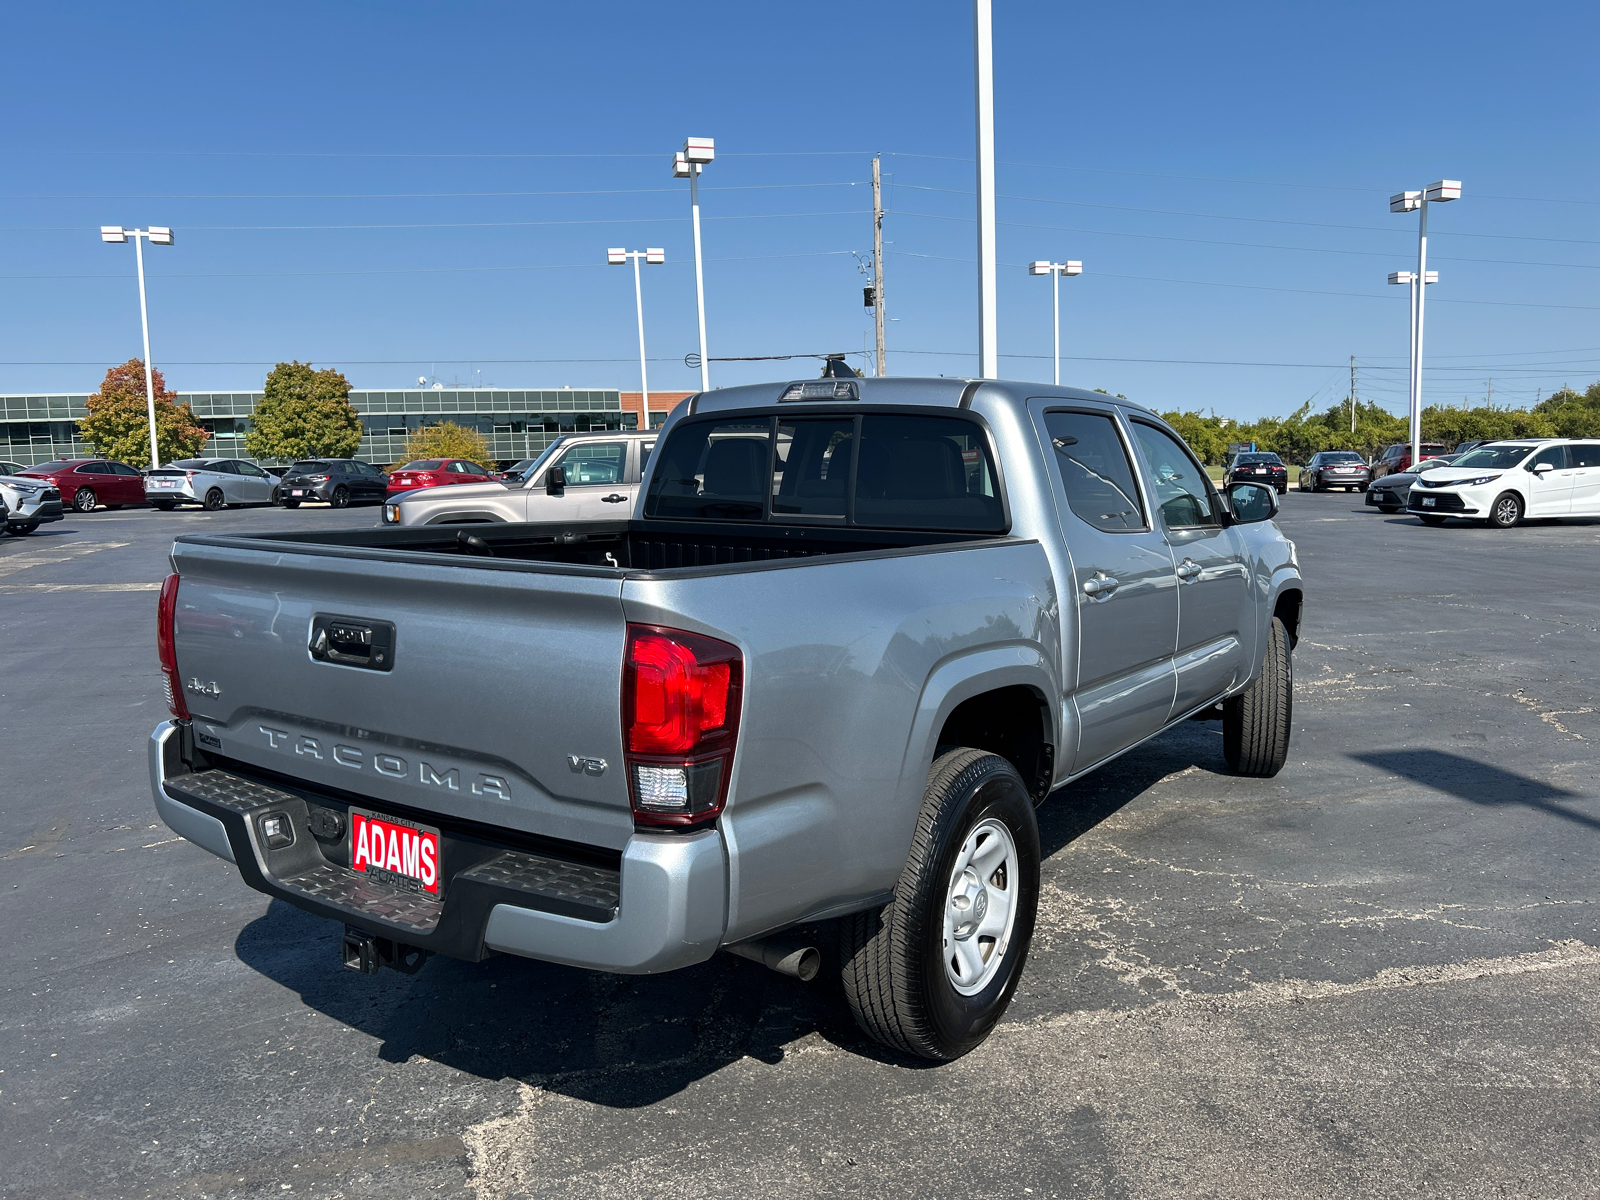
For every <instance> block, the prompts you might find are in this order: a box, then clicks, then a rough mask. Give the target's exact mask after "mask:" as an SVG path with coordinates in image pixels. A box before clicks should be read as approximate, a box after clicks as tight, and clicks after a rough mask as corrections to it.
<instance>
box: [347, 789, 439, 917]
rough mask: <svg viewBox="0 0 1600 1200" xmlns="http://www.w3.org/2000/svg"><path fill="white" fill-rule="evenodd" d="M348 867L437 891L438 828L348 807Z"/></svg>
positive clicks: (417, 887) (388, 880)
mask: <svg viewBox="0 0 1600 1200" xmlns="http://www.w3.org/2000/svg"><path fill="white" fill-rule="evenodd" d="M350 867H351V869H352V870H356V871H361V872H362V873H364V874H367V875H372V876H374V877H375V878H377V879H381V880H382V881H383V882H385V883H393V884H398V885H400V886H401V887H405V888H410V889H412V890H413V891H418V892H426V893H428V895H430V896H437V895H438V894H439V831H438V830H437V829H430V828H429V827H428V826H426V825H413V824H411V823H410V822H409V821H397V820H395V819H394V818H393V817H380V816H378V815H377V814H376V813H370V812H367V811H366V810H365V809H360V808H352V809H351V810H350Z"/></svg>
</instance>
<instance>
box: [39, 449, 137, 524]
mask: <svg viewBox="0 0 1600 1200" xmlns="http://www.w3.org/2000/svg"><path fill="white" fill-rule="evenodd" d="M19 474H22V475H27V476H31V477H32V478H34V479H48V480H49V481H50V482H51V483H53V484H55V485H56V487H57V488H59V489H60V490H61V503H62V505H63V507H66V508H72V509H76V510H77V511H78V512H81V513H86V512H93V511H94V510H95V509H97V508H99V507H101V506H102V505H103V506H104V507H106V508H121V507H122V506H123V505H124V504H143V503H144V475H143V474H142V473H140V472H139V471H136V470H135V469H134V468H132V467H130V466H129V465H128V464H127V463H120V462H108V461H106V460H105V459H103V458H68V459H58V460H57V461H55V462H47V463H40V464H39V465H38V466H36V467H29V468H28V469H27V470H26V471H21V472H19Z"/></svg>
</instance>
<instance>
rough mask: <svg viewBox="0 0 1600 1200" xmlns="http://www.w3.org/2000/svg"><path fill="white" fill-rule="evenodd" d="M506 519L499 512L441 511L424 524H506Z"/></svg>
mask: <svg viewBox="0 0 1600 1200" xmlns="http://www.w3.org/2000/svg"><path fill="white" fill-rule="evenodd" d="M508 523H509V522H507V521H506V519H505V518H504V517H502V516H501V515H500V514H499V513H495V512H486V511H478V512H453V513H441V514H440V515H439V516H437V517H434V518H433V520H431V521H424V522H423V524H424V525H505V524H508Z"/></svg>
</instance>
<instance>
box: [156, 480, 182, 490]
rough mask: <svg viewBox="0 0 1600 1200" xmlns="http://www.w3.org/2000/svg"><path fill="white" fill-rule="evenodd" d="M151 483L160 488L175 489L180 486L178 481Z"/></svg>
mask: <svg viewBox="0 0 1600 1200" xmlns="http://www.w3.org/2000/svg"><path fill="white" fill-rule="evenodd" d="M150 482H151V483H153V484H154V485H155V486H156V487H158V488H175V487H177V486H178V481H177V480H176V479H153V480H151V481H150Z"/></svg>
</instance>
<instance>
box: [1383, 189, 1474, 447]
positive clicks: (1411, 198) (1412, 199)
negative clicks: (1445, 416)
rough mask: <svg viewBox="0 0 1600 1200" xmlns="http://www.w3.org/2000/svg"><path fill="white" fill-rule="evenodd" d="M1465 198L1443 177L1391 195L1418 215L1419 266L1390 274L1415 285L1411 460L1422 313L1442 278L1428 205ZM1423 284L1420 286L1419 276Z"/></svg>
mask: <svg viewBox="0 0 1600 1200" xmlns="http://www.w3.org/2000/svg"><path fill="white" fill-rule="evenodd" d="M1459 199H1461V181H1460V180H1459V179H1441V180H1439V181H1438V182H1437V183H1430V184H1429V185H1428V186H1427V187H1426V188H1424V189H1423V190H1422V191H1420V192H1396V193H1395V194H1394V195H1393V196H1390V197H1389V211H1390V212H1395V213H1408V212H1415V213H1417V214H1418V219H1417V269H1416V271H1415V272H1396V273H1395V274H1396V275H1398V274H1407V275H1410V276H1411V278H1410V279H1407V280H1404V281H1402V280H1399V279H1396V278H1395V276H1394V275H1391V276H1390V277H1389V281H1390V282H1391V283H1400V282H1406V283H1409V284H1410V285H1411V461H1412V462H1413V463H1415V462H1417V461H1418V459H1419V458H1420V457H1421V454H1422V313H1423V308H1424V305H1425V303H1426V298H1427V290H1428V288H1427V285H1428V284H1430V283H1433V282H1434V281H1435V280H1437V279H1438V278H1439V273H1438V272H1437V271H1430V270H1428V205H1429V204H1430V203H1434V204H1443V203H1445V202H1446V201H1449V200H1459ZM1418 279H1421V280H1423V281H1424V282H1423V286H1422V287H1418V286H1417V280H1418Z"/></svg>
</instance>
